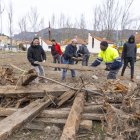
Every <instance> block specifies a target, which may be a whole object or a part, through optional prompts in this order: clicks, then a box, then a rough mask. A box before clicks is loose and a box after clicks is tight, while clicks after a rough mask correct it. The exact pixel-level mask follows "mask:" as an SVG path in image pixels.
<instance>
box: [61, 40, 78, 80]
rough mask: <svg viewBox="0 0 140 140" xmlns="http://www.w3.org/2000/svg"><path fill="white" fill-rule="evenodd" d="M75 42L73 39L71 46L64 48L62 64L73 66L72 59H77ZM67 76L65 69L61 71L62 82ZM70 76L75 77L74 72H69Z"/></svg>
mask: <svg viewBox="0 0 140 140" xmlns="http://www.w3.org/2000/svg"><path fill="white" fill-rule="evenodd" d="M76 45H77V40H76V39H73V40H72V42H71V44H69V45H68V46H66V49H65V52H64V54H63V64H70V65H73V64H74V58H75V57H77V47H76ZM66 74H67V69H63V72H62V80H65V78H66ZM71 76H72V77H75V76H76V74H75V70H71Z"/></svg>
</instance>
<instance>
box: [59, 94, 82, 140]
mask: <svg viewBox="0 0 140 140" xmlns="http://www.w3.org/2000/svg"><path fill="white" fill-rule="evenodd" d="M84 96H85V94H84V93H83V92H79V93H78V94H77V96H76V97H75V100H74V103H73V105H72V108H71V110H70V113H69V116H68V119H67V121H66V124H65V126H64V129H63V133H62V136H61V138H60V140H69V139H70V140H74V139H75V138H76V132H77V131H78V129H79V124H80V121H81V114H82V112H83V110H84V102H85V99H84V98H85V97H84Z"/></svg>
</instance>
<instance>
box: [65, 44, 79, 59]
mask: <svg viewBox="0 0 140 140" xmlns="http://www.w3.org/2000/svg"><path fill="white" fill-rule="evenodd" d="M76 56H77V47H76V46H72V44H69V45H68V46H67V47H66V49H65V52H64V54H63V57H64V59H65V60H71V59H72V57H76Z"/></svg>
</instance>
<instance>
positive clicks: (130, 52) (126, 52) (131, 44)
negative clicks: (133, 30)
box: [122, 35, 137, 59]
mask: <svg viewBox="0 0 140 140" xmlns="http://www.w3.org/2000/svg"><path fill="white" fill-rule="evenodd" d="M136 54H137V47H136V43H135V37H134V36H133V35H132V36H130V38H129V39H128V42H126V43H125V44H124V46H123V51H122V59H125V58H134V59H136Z"/></svg>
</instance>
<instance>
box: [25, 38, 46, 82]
mask: <svg viewBox="0 0 140 140" xmlns="http://www.w3.org/2000/svg"><path fill="white" fill-rule="evenodd" d="M27 59H28V60H29V62H30V63H31V65H32V66H33V67H34V69H35V70H36V72H37V73H38V75H39V76H45V72H44V68H43V66H41V65H40V63H39V62H45V61H46V54H45V51H44V50H43V48H42V46H40V43H39V38H34V39H33V41H32V43H31V46H30V47H29V49H28V52H27ZM38 82H39V79H38V78H37V79H36V83H38ZM44 82H46V81H44Z"/></svg>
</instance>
